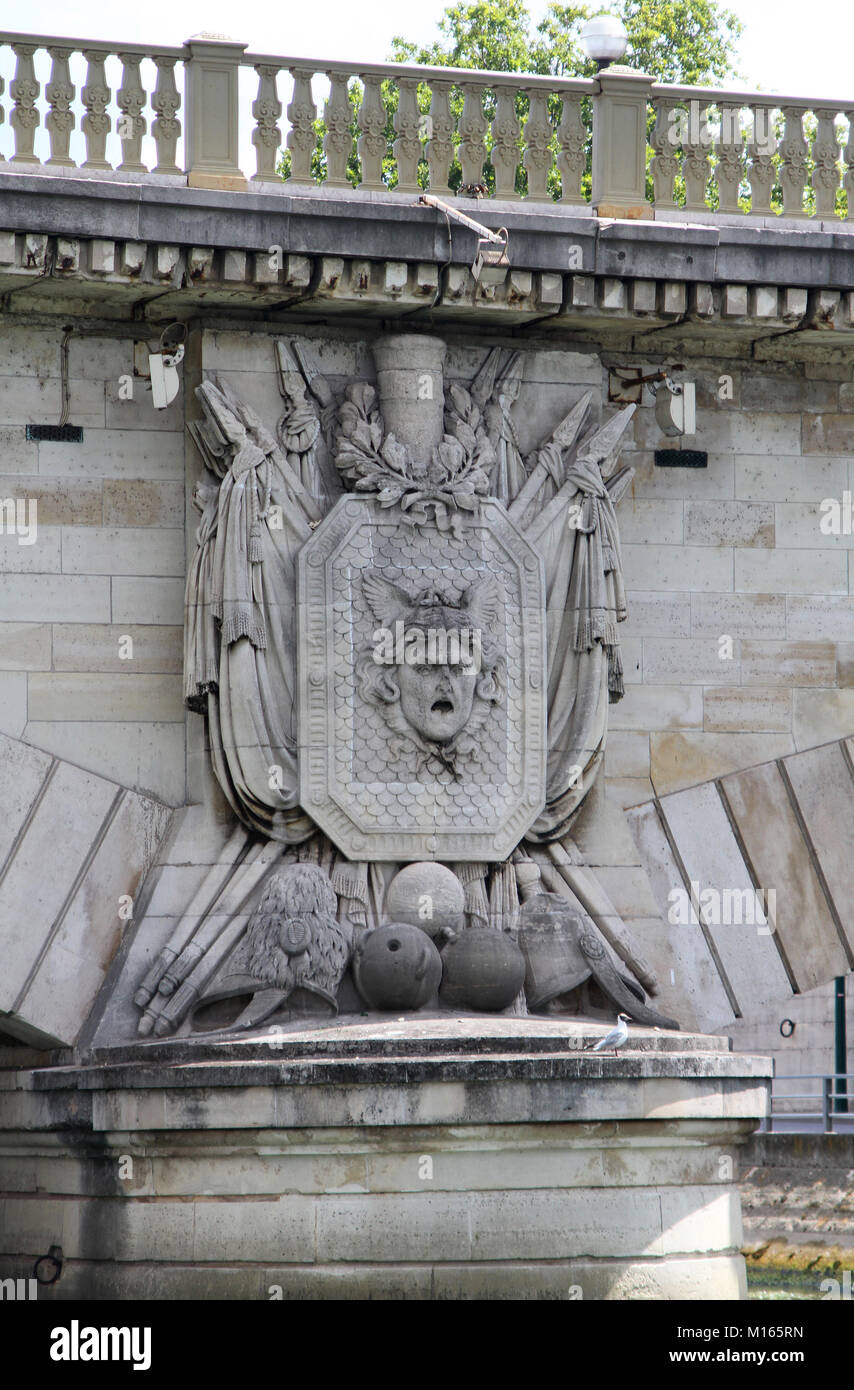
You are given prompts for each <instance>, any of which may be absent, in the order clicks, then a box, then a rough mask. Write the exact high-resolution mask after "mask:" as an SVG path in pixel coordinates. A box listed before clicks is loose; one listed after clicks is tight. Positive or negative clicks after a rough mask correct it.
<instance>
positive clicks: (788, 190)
mask: <svg viewBox="0 0 854 1390" xmlns="http://www.w3.org/2000/svg"><path fill="white" fill-rule="evenodd" d="M783 115H784V117H785V118H786V128H785V131H784V133H783V143H782V144H781V146H780V154H781V155H782V156H783V167H782V168H781V170H780V187H781V188H782V190H783V215H784V216H785V217H807V216H809V214H808V213H807V212H806V211H805V209H804V189H805V188H807V187H809V177H808V174H807V155H808V153H809V151H808V148H807V142H806V138H805V136H804V113H803V110H802V109H801V108H800V107H797V106H784V107H783Z"/></svg>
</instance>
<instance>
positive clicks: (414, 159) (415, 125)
mask: <svg viewBox="0 0 854 1390" xmlns="http://www.w3.org/2000/svg"><path fill="white" fill-rule="evenodd" d="M397 90H398V101H397V110H396V111H395V113H394V130H395V134H396V136H397V139H396V140H395V142H394V144H393V145H392V149H393V151H394V157H395V159H396V161H397V191H398V193H419V192H420V189H419V187H418V161H419V159H420V158H421V150H422V147H421V139H420V133H421V126H420V117H419V112H418V82H417V80H416V79H415V78H414V77H399V78H398V79H397Z"/></svg>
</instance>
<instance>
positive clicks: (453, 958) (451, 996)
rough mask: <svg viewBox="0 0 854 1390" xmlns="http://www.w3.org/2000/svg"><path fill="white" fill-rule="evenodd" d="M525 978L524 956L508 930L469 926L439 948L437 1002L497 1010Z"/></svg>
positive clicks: (519, 986) (489, 1011) (457, 1006)
mask: <svg viewBox="0 0 854 1390" xmlns="http://www.w3.org/2000/svg"><path fill="white" fill-rule="evenodd" d="M524 982H525V957H524V956H523V955H522V952H521V951H520V950H519V947H518V946H517V945H516V943H515V942H514V940H513V938H512V937H511V936H509V935H508V934H507V932H502V931H495V930H493V929H490V928H488V927H470V928H469V930H468V931H464V932H461V933H460V935H459V936H458V937H457V939H456V940H455V941H452V942H450V944H449V945H447V946H446V947H445V949H444V951H443V952H442V993H441V996H440V1003H442V1004H443V1005H446V1006H448V1007H450V1008H454V1009H474V1010H475V1011H480V1012H483V1013H498V1012H499V1011H500V1010H501V1009H506V1008H507V1007H508V1006H509V1005H510V1004H512V1003H513V1000H514V999H515V998H516V995H517V994H518V993H519V990H520V989H521V988H522V985H523V984H524Z"/></svg>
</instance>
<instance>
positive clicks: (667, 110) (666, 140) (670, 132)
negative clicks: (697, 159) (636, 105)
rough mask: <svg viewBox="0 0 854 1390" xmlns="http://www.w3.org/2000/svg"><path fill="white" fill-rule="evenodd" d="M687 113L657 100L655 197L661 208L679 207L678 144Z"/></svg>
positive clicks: (653, 136) (654, 160)
mask: <svg viewBox="0 0 854 1390" xmlns="http://www.w3.org/2000/svg"><path fill="white" fill-rule="evenodd" d="M687 119H688V118H687V115H686V113H685V112H684V111H682V110H680V109H679V107H677V106H670V105H668V103H667V102H666V101H664V100H661V101H658V102H657V103H656V109H655V129H654V130H653V132H652V147H653V149H654V150H655V155H654V157H653V160H652V166H651V167H652V184H653V197H654V199H655V206H656V207H657V208H662V209H664V208H675V207H676V206H677V203H676V197H675V193H674V188H675V180H676V175H677V174H678V173H679V161H678V159H677V158H676V148H677V146H678V145H679V144H680V143H681V135H680V128H681V127H682V126H683V125H684V124H687Z"/></svg>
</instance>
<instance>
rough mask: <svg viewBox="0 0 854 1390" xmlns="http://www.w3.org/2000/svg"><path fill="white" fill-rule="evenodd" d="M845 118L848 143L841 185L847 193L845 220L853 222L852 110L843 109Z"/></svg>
mask: <svg viewBox="0 0 854 1390" xmlns="http://www.w3.org/2000/svg"><path fill="white" fill-rule="evenodd" d="M843 114H844V116H845V119H846V121H847V122H848V143H847V144H846V145H845V164H846V168H845V177H844V178H843V180H842V187H843V188H844V189H845V192H846V193H847V194H848V213H847V216H846V219H845V220H846V221H847V222H854V111H845V112H844V113H843Z"/></svg>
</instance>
